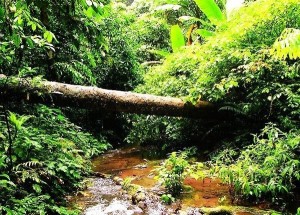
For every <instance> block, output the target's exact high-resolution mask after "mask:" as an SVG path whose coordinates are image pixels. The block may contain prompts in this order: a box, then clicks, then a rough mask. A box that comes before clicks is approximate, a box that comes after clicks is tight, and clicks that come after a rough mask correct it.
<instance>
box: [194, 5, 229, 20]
mask: <svg viewBox="0 0 300 215" xmlns="http://www.w3.org/2000/svg"><path fill="white" fill-rule="evenodd" d="M194 1H195V2H196V4H197V5H198V7H199V8H200V10H201V11H202V12H203V13H204V14H205V15H206V16H207V18H208V19H209V20H210V21H211V22H212V23H213V24H218V23H219V22H220V21H223V20H225V16H224V14H223V13H222V11H221V9H220V8H219V6H218V5H217V4H216V3H215V1H214V0H194Z"/></svg>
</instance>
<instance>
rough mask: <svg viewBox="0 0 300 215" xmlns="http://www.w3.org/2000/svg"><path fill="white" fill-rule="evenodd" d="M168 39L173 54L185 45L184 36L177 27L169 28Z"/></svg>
mask: <svg viewBox="0 0 300 215" xmlns="http://www.w3.org/2000/svg"><path fill="white" fill-rule="evenodd" d="M170 37H171V46H172V49H173V52H176V51H178V49H179V48H181V47H182V46H184V45H185V40H184V36H183V34H182V31H181V29H180V27H179V25H173V26H172V27H171V32H170Z"/></svg>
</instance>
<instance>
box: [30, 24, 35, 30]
mask: <svg viewBox="0 0 300 215" xmlns="http://www.w3.org/2000/svg"><path fill="white" fill-rule="evenodd" d="M31 29H32V30H33V31H35V30H36V24H35V23H32V25H31Z"/></svg>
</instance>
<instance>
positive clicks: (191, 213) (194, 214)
mask: <svg viewBox="0 0 300 215" xmlns="http://www.w3.org/2000/svg"><path fill="white" fill-rule="evenodd" d="M186 215H204V213H203V212H201V211H200V209H199V208H188V209H187V211H186Z"/></svg>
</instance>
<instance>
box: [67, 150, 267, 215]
mask: <svg viewBox="0 0 300 215" xmlns="http://www.w3.org/2000/svg"><path fill="white" fill-rule="evenodd" d="M149 152H151V151H149V150H148V151H147V150H142V149H139V148H125V149H119V150H112V151H110V152H108V153H106V154H104V155H102V156H100V157H97V158H95V159H94V160H93V171H94V172H96V173H101V174H109V175H112V177H113V176H117V177H119V178H122V179H125V178H127V177H131V178H133V180H132V182H131V183H133V184H137V185H140V186H142V187H143V188H144V189H145V190H146V191H147V192H148V191H149V192H151V193H161V192H162V190H161V187H160V186H159V184H158V182H157V180H155V179H154V174H153V172H152V170H153V169H154V168H155V166H158V165H159V164H160V162H161V160H158V159H154V160H150V159H149V160H148V158H149V156H148V155H149ZM184 183H185V185H189V186H191V187H192V188H193V189H192V191H191V192H189V193H183V195H182V197H181V199H180V200H178V201H176V203H173V204H172V205H170V206H166V205H164V204H162V203H161V202H160V201H159V197H157V198H156V199H155V198H153V197H152V198H146V200H145V202H144V204H143V206H142V207H141V205H139V204H138V205H134V204H132V201H131V197H130V196H128V195H127V194H125V193H124V191H123V190H122V188H121V186H120V185H117V184H116V183H115V181H113V180H112V179H110V178H103V177H94V178H91V185H90V186H88V188H87V190H85V191H82V192H79V193H78V194H77V195H76V196H74V197H72V198H71V200H70V205H72V204H73V205H74V204H75V205H77V206H79V207H80V208H81V209H82V210H83V211H84V212H83V214H86V215H96V214H100V215H106V214H107V215H110V214H111V215H113V214H116V215H123V214H124V215H135V214H150V215H163V214H182V215H184V214H189V215H192V214H195V215H197V214H201V213H199V212H197V210H194V209H193V208H199V207H207V208H216V207H219V206H220V205H226V206H230V207H232V208H235V209H234V212H232V213H231V214H236V215H251V214H252V215H255V214H271V213H270V212H267V211H263V212H262V211H261V210H259V209H260V208H258V207H236V206H233V205H232V203H231V201H230V199H231V198H230V194H229V188H228V185H226V184H223V183H222V182H221V181H220V180H219V179H210V178H205V179H204V180H195V179H192V178H187V179H186V180H185V181H184ZM214 214H216V213H214ZM217 214H230V213H226V212H225V213H224V212H223V213H217Z"/></svg>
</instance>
